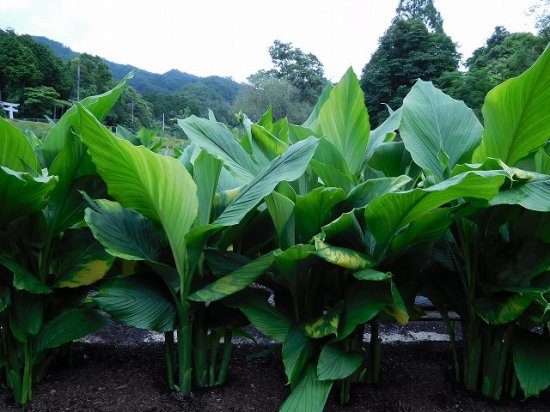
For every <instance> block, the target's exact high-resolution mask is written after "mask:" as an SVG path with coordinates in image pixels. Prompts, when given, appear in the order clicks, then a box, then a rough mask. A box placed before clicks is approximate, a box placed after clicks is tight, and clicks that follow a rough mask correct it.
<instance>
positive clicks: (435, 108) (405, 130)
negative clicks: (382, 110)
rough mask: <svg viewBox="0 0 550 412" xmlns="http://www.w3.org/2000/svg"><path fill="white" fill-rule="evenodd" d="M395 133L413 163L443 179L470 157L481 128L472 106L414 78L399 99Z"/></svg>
mask: <svg viewBox="0 0 550 412" xmlns="http://www.w3.org/2000/svg"><path fill="white" fill-rule="evenodd" d="M402 110H403V118H402V120H401V127H400V128H399V133H400V135H401V138H402V139H403V142H404V143H405V147H406V148H407V150H408V151H409V153H410V154H411V156H412V158H413V160H414V161H415V163H416V164H417V165H419V166H420V167H422V168H423V169H424V170H426V171H428V172H429V173H430V174H433V175H434V176H435V177H436V178H437V180H438V181H441V180H444V179H445V177H446V176H448V174H449V172H450V171H451V170H452V169H453V167H454V166H455V165H456V164H457V163H461V162H462V163H463V162H465V161H468V160H470V158H471V155H472V152H473V150H474V149H475V148H476V147H477V146H478V145H479V142H480V139H481V133H482V132H483V127H482V126H481V123H479V120H477V117H476V116H475V114H474V112H473V111H472V109H469V108H468V107H467V106H466V105H465V104H464V102H462V101H459V100H454V99H453V98H451V97H450V96H447V95H446V94H445V93H443V92H442V91H441V90H439V89H437V88H435V87H434V86H433V84H432V83H431V82H424V81H422V80H418V81H417V82H416V84H415V85H414V86H413V87H412V89H411V91H410V92H409V94H407V96H406V97H405V99H404V100H403V107H402Z"/></svg>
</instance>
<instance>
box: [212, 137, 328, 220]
mask: <svg viewBox="0 0 550 412" xmlns="http://www.w3.org/2000/svg"><path fill="white" fill-rule="evenodd" d="M318 143H319V139H317V138H315V137H310V138H308V139H306V140H302V141H300V142H298V143H295V144H293V145H292V146H290V147H289V148H288V150H287V151H286V152H285V153H284V154H282V155H281V156H279V157H277V158H275V159H274V160H273V161H272V162H271V163H270V164H269V166H267V167H266V168H265V169H263V170H261V171H260V172H259V173H258V174H257V175H256V177H254V179H252V181H251V182H250V183H249V184H247V185H246V186H245V187H244V188H243V189H242V191H241V192H240V193H239V195H238V196H237V198H236V199H235V200H234V201H233V202H232V203H231V204H230V205H229V206H228V207H227V208H226V209H225V210H224V211H223V213H222V214H221V215H220V216H219V217H218V218H217V219H216V220H215V221H214V224H218V225H223V226H231V225H235V224H237V223H239V222H240V221H241V219H242V218H243V217H244V216H245V215H246V214H247V213H248V212H249V211H250V210H251V209H252V208H253V207H255V206H256V205H257V204H258V203H259V202H260V201H261V200H262V199H263V198H264V197H265V196H267V195H269V194H270V193H271V192H272V191H273V189H275V187H276V186H277V184H278V183H279V182H282V181H287V182H290V181H293V180H296V179H298V178H299V177H300V176H301V175H302V174H303V173H304V171H305V170H306V167H307V165H308V164H309V162H310V160H311V158H312V156H313V153H314V152H315V148H316V147H317V144H318Z"/></svg>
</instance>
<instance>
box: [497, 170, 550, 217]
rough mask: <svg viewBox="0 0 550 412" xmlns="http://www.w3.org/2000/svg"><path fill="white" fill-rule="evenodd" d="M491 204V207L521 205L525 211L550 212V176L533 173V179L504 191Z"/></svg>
mask: <svg viewBox="0 0 550 412" xmlns="http://www.w3.org/2000/svg"><path fill="white" fill-rule="evenodd" d="M489 203H490V204H491V205H521V206H522V207H524V208H525V209H529V210H535V211H539V212H550V175H543V174H538V173H536V174H535V173H533V174H532V178H530V179H528V180H524V181H520V182H517V183H514V184H513V185H512V187H511V188H509V189H507V190H502V191H501V192H500V193H498V194H497V195H496V196H495V197H493V198H492V199H491V200H490V201H489Z"/></svg>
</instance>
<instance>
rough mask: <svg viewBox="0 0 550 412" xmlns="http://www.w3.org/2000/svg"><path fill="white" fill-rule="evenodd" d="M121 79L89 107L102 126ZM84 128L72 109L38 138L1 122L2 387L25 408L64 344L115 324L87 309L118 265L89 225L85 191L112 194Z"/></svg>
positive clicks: (88, 102)
mask: <svg viewBox="0 0 550 412" xmlns="http://www.w3.org/2000/svg"><path fill="white" fill-rule="evenodd" d="M124 82H125V81H124ZM124 82H123V83H121V84H119V85H118V86H117V87H116V88H115V89H113V90H112V91H111V92H109V93H106V94H104V95H102V96H100V97H90V98H87V99H84V100H83V101H82V105H84V106H85V107H87V108H88V109H89V110H91V111H93V113H94V114H95V115H96V116H97V117H98V118H100V119H103V118H104V117H105V115H106V114H107V112H108V111H109V110H110V109H111V108H112V106H113V104H114V103H115V101H116V100H117V98H118V97H119V95H120V94H121V92H122V89H123V87H124ZM79 128H80V119H79V117H78V116H77V113H76V108H75V107H73V108H72V109H70V110H68V111H67V112H66V113H65V115H64V116H63V117H62V118H61V119H60V120H59V121H58V122H57V123H56V125H55V126H53V127H52V128H51V129H50V130H49V132H48V134H47V135H46V136H45V137H44V138H43V139H42V140H41V141H40V140H38V139H36V137H34V135H31V134H29V135H28V136H25V135H23V134H22V133H21V132H20V131H18V130H17V129H16V128H15V127H14V126H12V125H11V124H10V123H8V122H7V121H6V120H3V119H0V165H1V167H0V193H1V196H2V197H1V199H0V212H1V213H0V214H1V215H2V217H1V218H0V275H1V276H0V303H1V304H0V323H1V328H0V341H1V342H2V345H1V347H0V380H1V382H2V385H3V386H5V387H7V388H9V389H10V390H12V391H13V395H14V397H15V400H16V401H17V402H18V403H26V402H27V401H28V400H30V399H31V396H32V388H33V384H34V383H35V382H37V381H39V380H40V379H42V378H43V377H44V376H46V374H47V372H48V368H49V366H50V364H51V363H52V362H53V361H54V360H55V359H56V358H59V357H61V358H65V359H68V357H69V356H70V349H69V347H68V346H67V344H70V342H71V341H72V340H74V339H78V338H81V337H83V336H85V335H87V334H89V333H91V332H93V331H96V330H98V329H100V328H102V327H103V326H105V325H107V324H109V323H110V321H109V319H108V318H107V317H106V316H105V315H104V314H102V313H101V312H99V311H97V310H95V309H92V308H86V307H85V305H84V300H85V298H86V296H87V294H88V292H89V290H90V289H91V285H92V284H93V283H95V282H97V281H98V280H100V279H101V278H103V277H104V276H105V275H106V274H107V272H108V270H109V269H110V267H111V265H112V264H113V261H114V259H113V257H112V256H111V255H109V254H108V253H106V252H105V250H104V249H103V248H102V247H101V245H100V243H98V242H97V241H95V240H94V238H93V236H92V233H91V231H90V230H89V229H88V228H87V227H86V225H85V224H84V208H85V201H84V199H83V197H82V195H81V193H80V191H86V192H87V193H89V194H90V195H92V196H103V195H104V194H105V193H106V192H105V184H104V183H103V181H102V180H101V179H100V178H99V176H97V174H96V172H95V167H94V166H93V164H92V163H91V160H90V157H89V155H88V154H87V151H86V148H85V147H84V146H83V144H82V143H81V142H80V140H79V139H78V138H77V137H76V136H75V135H74V133H73V131H74V130H76V129H79Z"/></svg>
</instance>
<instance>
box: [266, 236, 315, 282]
mask: <svg viewBox="0 0 550 412" xmlns="http://www.w3.org/2000/svg"><path fill="white" fill-rule="evenodd" d="M314 252H315V247H314V246H313V245H304V244H298V245H294V246H292V247H290V248H288V249H286V250H284V251H282V250H276V251H274V252H273V255H274V256H275V267H276V268H277V270H278V272H279V274H280V276H283V277H287V278H292V277H293V276H294V275H295V274H296V271H299V270H300V265H301V263H302V262H304V261H305V260H306V259H308V258H309V257H310V256H312V255H313V254H314Z"/></svg>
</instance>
